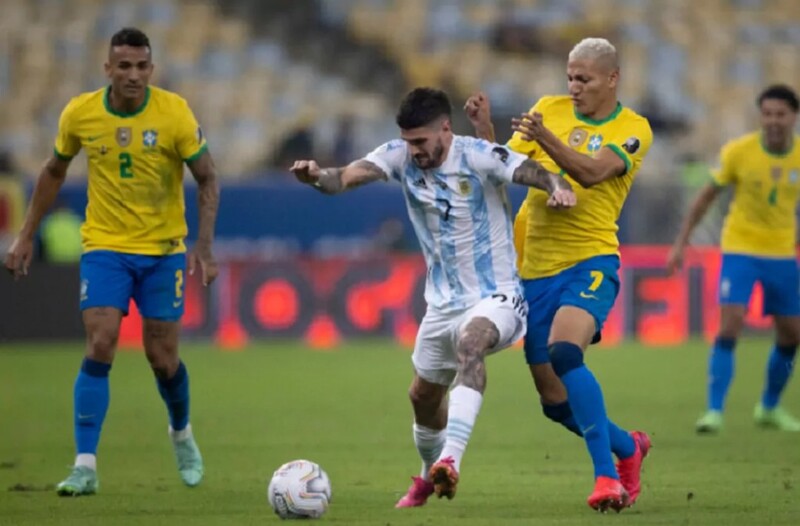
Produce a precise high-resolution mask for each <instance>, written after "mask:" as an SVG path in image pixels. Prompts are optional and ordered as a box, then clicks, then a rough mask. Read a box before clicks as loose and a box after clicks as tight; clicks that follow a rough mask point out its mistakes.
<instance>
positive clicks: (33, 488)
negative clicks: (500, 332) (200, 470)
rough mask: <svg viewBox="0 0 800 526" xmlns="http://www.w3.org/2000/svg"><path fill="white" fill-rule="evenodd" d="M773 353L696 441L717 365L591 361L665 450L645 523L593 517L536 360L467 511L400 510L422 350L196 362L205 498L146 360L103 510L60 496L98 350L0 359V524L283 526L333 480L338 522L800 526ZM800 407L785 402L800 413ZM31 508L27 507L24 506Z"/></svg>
mask: <svg viewBox="0 0 800 526" xmlns="http://www.w3.org/2000/svg"><path fill="white" fill-rule="evenodd" d="M768 344H769V342H766V341H754V340H750V341H745V342H743V343H742V344H741V345H740V347H739V349H738V350H737V355H738V360H739V361H738V363H737V371H738V377H737V379H736V381H735V382H734V385H733V388H732V391H731V395H730V398H729V403H728V407H729V410H728V414H727V421H726V429H725V432H724V434H723V435H721V436H718V437H697V436H695V435H694V433H693V428H692V425H693V423H694V420H695V419H696V417H697V416H698V415H699V414H700V412H701V409H702V407H703V400H704V391H705V387H704V386H705V376H704V375H705V362H706V349H705V346H704V345H702V344H692V345H686V346H683V347H681V348H676V349H644V348H641V347H640V346H637V345H633V344H629V345H625V346H623V347H620V348H619V349H615V350H596V351H592V352H591V354H590V357H589V363H590V365H591V367H592V369H593V370H594V371H595V372H596V374H597V376H598V378H599V379H600V382H601V384H602V385H604V386H605V396H606V404H607V406H608V408H609V412H610V414H611V415H612V417H613V418H614V419H615V421H616V422H618V423H619V424H620V425H622V426H630V427H632V428H638V429H645V430H648V431H649V432H651V434H652V436H653V440H654V449H653V452H652V456H651V457H649V458H648V460H647V461H646V463H645V471H646V473H645V479H644V480H645V482H644V490H643V493H642V496H641V498H640V500H639V503H638V504H637V506H636V507H635V508H634V509H631V510H626V511H625V512H623V513H622V514H620V515H619V516H617V515H612V516H605V517H603V516H598V515H597V514H595V513H594V512H592V511H591V510H590V509H589V508H588V507H587V506H586V504H585V499H586V496H587V495H588V493H589V492H590V491H591V488H592V471H591V464H590V462H589V458H588V455H587V453H586V450H585V448H584V446H583V444H582V442H581V441H579V440H578V439H577V438H576V437H574V436H572V435H570V434H568V433H567V432H566V431H564V430H562V429H561V428H560V427H558V426H556V425H554V424H552V423H551V422H549V421H548V420H546V419H545V418H544V417H543V416H542V415H541V412H540V409H539V407H538V403H537V399H536V397H535V394H534V390H533V385H532V382H531V381H530V378H529V376H528V372H527V370H526V368H525V367H524V365H523V358H522V355H521V353H520V352H519V351H506V352H503V353H500V354H499V355H497V356H493V357H492V358H491V359H490V362H489V367H488V369H489V385H488V390H487V397H486V399H485V403H484V405H483V410H482V412H481V415H480V417H479V420H478V425H477V427H476V429H475V432H474V434H473V439H472V441H471V442H470V445H469V449H468V451H467V455H466V457H465V461H464V464H463V466H462V470H463V473H462V483H461V485H460V486H459V492H458V496H457V497H456V499H454V500H453V501H439V500H434V501H431V502H430V503H429V505H427V506H425V507H424V508H420V509H412V510H395V509H393V506H394V503H395V501H396V500H397V498H399V497H400V496H401V495H402V493H403V492H404V491H405V490H406V488H407V487H408V483H409V482H410V481H409V477H410V475H412V474H416V472H417V471H418V467H419V463H418V459H417V456H416V451H415V449H414V446H413V443H412V439H411V408H410V405H409V403H408V400H407V396H406V391H407V387H408V384H409V381H410V378H411V364H410V361H409V358H410V355H409V353H408V351H407V350H405V349H401V348H399V347H396V346H394V345H392V344H389V343H387V342H360V343H352V344H350V345H347V346H344V347H342V348H341V349H338V350H336V351H334V352H313V351H310V350H307V349H305V348H303V347H302V346H301V345H299V344H293V343H269V344H266V343H265V344H260V345H257V346H254V347H251V348H249V349H247V350H246V351H244V352H239V353H224V352H219V351H215V350H214V349H212V348H210V347H207V346H189V345H187V346H186V347H185V348H184V352H183V356H184V360H185V361H186V363H187V365H188V367H189V370H190V373H191V381H192V396H193V398H192V415H193V417H192V422H193V426H194V428H195V435H196V436H197V439H198V443H199V444H200V447H201V449H202V451H203V454H204V456H205V459H206V479H205V481H204V482H203V484H202V485H201V486H200V487H198V488H196V489H188V488H185V487H183V486H182V485H181V483H180V480H179V478H178V475H177V471H176V469H175V466H174V461H173V458H172V452H171V448H170V445H169V442H168V440H167V436H166V428H167V421H166V414H165V410H164V408H163V405H162V403H161V400H160V398H159V397H158V393H157V391H156V389H155V385H154V381H153V378H152V376H151V374H150V371H149V369H148V367H147V365H146V361H145V359H144V357H143V355H141V354H140V353H131V352H127V353H120V354H119V356H118V357H117V360H116V362H115V364H114V369H113V370H112V373H111V379H112V382H111V389H112V393H111V408H110V410H109V413H108V417H107V419H106V424H105V427H104V432H103V437H102V441H101V444H100V451H99V454H100V456H99V459H100V464H99V467H100V471H99V475H100V482H101V486H100V493H99V494H98V495H96V496H93V497H88V498H79V499H63V498H58V497H56V495H55V493H54V492H53V490H52V486H53V484H54V483H56V482H58V481H59V480H61V479H62V478H63V477H64V476H65V475H66V474H67V471H68V465H69V464H70V463H71V460H72V456H73V445H72V425H71V420H72V416H71V415H72V383H73V381H74V375H75V372H76V371H77V368H78V364H79V362H80V358H81V346H80V345H63V346H55V345H53V346H19V347H12V346H8V345H6V346H4V347H0V524H9V525H10V524H13V525H24V524H31V525H33V524H36V525H40V524H59V525H62V524H63V525H70V524H80V525H91V524H113V525H121V526H126V525H130V524H148V525H150V524H169V525H174V524H186V525H189V524H209V525H211V524H220V525H222V524H236V525H240V524H264V523H276V522H278V519H277V517H275V516H274V515H272V512H271V510H270V509H269V507H268V505H267V501H266V486H267V482H268V480H269V477H270V475H271V473H272V471H273V470H274V469H275V468H276V467H277V466H278V465H280V464H281V463H283V462H286V461H288V460H292V459H295V458H309V459H311V460H314V461H316V462H319V463H320V464H321V465H322V466H323V468H324V469H325V470H326V471H327V472H328V474H329V475H330V477H331V480H332V484H333V495H334V499H333V504H332V506H331V509H330V511H329V512H328V514H327V515H326V516H325V517H324V519H323V520H324V521H326V522H330V523H336V524H375V525H381V526H386V525H392V526H394V525H406V524H408V525H439V524H459V525H507V524H510V525H516V524H519V525H522V524H536V525H540V524H558V525H570V526H571V525H581V524H598V523H601V522H602V523H605V522H607V521H614V523H618V524H636V525H653V524H663V525H698V526H706V525H713V524H723V525H726V526H731V525H737V524H743V525H761V524H786V525H789V524H800V498H798V497H800V436H797V435H790V434H783V433H778V432H770V431H762V430H759V429H756V428H755V427H754V426H753V423H752V418H751V415H752V410H753V406H754V404H755V402H756V400H757V398H758V396H759V393H760V390H761V383H762V378H763V369H764V363H765V360H766V354H767V346H768ZM798 392H800V391H798V388H797V386H796V385H794V386H790V387H789V390H788V391H787V393H786V395H785V400H786V401H787V405H788V406H793V409H795V410H800V401H799V400H798V398H799V397H798ZM15 487H16V488H17V489H12V488H15Z"/></svg>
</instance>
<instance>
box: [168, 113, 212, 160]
mask: <svg viewBox="0 0 800 526" xmlns="http://www.w3.org/2000/svg"><path fill="white" fill-rule="evenodd" d="M181 103H182V104H181V108H180V110H179V111H178V112H177V119H178V122H177V128H176V132H175V146H176V148H177V150H178V155H180V157H181V159H183V160H184V162H187V163H189V162H192V161H195V160H197V159H198V158H200V156H201V155H203V153H204V152H205V151H206V150H207V148H208V146H207V144H206V138H205V136H204V135H203V130H202V129H201V128H200V125H199V124H198V123H197V119H195V117H194V113H192V110H191V108H189V104H188V103H187V102H186V101H184V100H181Z"/></svg>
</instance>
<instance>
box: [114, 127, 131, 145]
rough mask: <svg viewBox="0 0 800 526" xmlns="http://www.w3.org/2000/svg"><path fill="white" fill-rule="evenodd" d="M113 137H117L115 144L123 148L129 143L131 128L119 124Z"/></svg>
mask: <svg viewBox="0 0 800 526" xmlns="http://www.w3.org/2000/svg"><path fill="white" fill-rule="evenodd" d="M115 137H116V139H117V144H119V145H120V146H122V147H123V148H125V147H126V146H128V145H129V144H130V143H131V129H130V128H129V127H127V126H120V127H119V128H117V134H116V135H115Z"/></svg>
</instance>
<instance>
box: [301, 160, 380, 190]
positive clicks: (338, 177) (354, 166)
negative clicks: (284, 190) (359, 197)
mask: <svg viewBox="0 0 800 526" xmlns="http://www.w3.org/2000/svg"><path fill="white" fill-rule="evenodd" d="M290 171H291V172H292V173H293V174H294V175H295V177H297V180H298V181H300V182H301V183H305V184H308V185H311V186H313V187H314V188H316V189H317V190H319V191H320V192H322V193H323V194H338V193H341V192H344V191H345V190H351V189H353V188H357V187H359V186H362V185H365V184H367V183H371V182H374V181H380V180H384V179H386V174H385V173H384V171H383V170H382V169H380V168H379V167H378V166H377V165H376V164H374V163H371V162H369V161H365V160H364V159H361V160H358V161H353V162H352V163H350V164H348V165H347V166H344V167H341V168H320V167H319V165H317V163H316V161H295V163H294V165H293V166H292V167H291V169H290Z"/></svg>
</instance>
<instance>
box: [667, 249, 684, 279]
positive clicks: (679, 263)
mask: <svg viewBox="0 0 800 526" xmlns="http://www.w3.org/2000/svg"><path fill="white" fill-rule="evenodd" d="M681 267H683V247H682V246H679V245H673V247H672V248H670V249H669V254H668V255H667V275H668V276H673V275H675V273H676V272H678V271H679V270H680V269H681Z"/></svg>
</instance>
